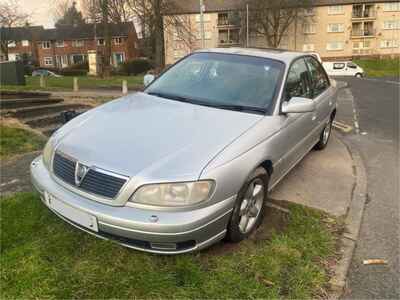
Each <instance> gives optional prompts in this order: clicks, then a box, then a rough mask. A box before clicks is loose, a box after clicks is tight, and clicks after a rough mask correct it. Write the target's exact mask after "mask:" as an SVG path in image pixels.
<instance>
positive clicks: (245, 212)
mask: <svg viewBox="0 0 400 300" xmlns="http://www.w3.org/2000/svg"><path fill="white" fill-rule="evenodd" d="M268 180H269V177H268V173H267V171H266V170H265V169H264V168H258V169H256V170H255V171H254V172H253V173H252V174H251V176H250V177H249V179H248V180H247V182H246V183H245V184H244V186H243V187H242V189H241V190H240V192H239V194H238V197H237V200H236V204H235V207H234V209H233V213H232V216H231V220H230V222H229V225H228V232H227V236H226V238H227V240H229V241H231V242H236V243H237V242H240V241H242V240H244V239H246V238H247V237H248V236H249V235H250V234H251V233H252V232H254V230H255V229H256V228H257V227H258V226H259V225H260V224H261V222H262V220H263V218H264V212H265V205H264V204H265V201H266V199H267V193H268Z"/></svg>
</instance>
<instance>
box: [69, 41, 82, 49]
mask: <svg viewBox="0 0 400 300" xmlns="http://www.w3.org/2000/svg"><path fill="white" fill-rule="evenodd" d="M84 46H85V40H72V47H74V48H82V47H84Z"/></svg>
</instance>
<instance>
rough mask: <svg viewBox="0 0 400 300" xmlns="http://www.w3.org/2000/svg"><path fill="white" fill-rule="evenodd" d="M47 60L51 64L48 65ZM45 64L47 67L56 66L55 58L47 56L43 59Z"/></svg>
mask: <svg viewBox="0 0 400 300" xmlns="http://www.w3.org/2000/svg"><path fill="white" fill-rule="evenodd" d="M47 60H50V61H51V63H47ZM43 64H44V65H45V66H54V62H53V57H52V56H45V57H43Z"/></svg>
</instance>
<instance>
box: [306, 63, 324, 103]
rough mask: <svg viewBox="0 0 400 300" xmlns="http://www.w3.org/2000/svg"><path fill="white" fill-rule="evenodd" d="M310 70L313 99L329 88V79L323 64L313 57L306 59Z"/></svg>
mask: <svg viewBox="0 0 400 300" xmlns="http://www.w3.org/2000/svg"><path fill="white" fill-rule="evenodd" d="M306 62H307V66H308V68H309V69H310V74H311V83H312V89H313V97H317V96H318V95H320V94H321V93H322V92H324V91H325V90H326V89H327V88H328V87H329V79H328V77H327V76H326V73H325V71H324V69H323V67H322V66H321V64H320V63H319V62H318V61H316V60H315V58H313V57H306Z"/></svg>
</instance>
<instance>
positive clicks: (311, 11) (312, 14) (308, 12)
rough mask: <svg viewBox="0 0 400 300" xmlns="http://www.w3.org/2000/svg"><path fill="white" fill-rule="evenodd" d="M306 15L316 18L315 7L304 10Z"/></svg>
mask: <svg viewBox="0 0 400 300" xmlns="http://www.w3.org/2000/svg"><path fill="white" fill-rule="evenodd" d="M304 15H305V16H314V15H315V9H314V7H309V8H305V9H304Z"/></svg>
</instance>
